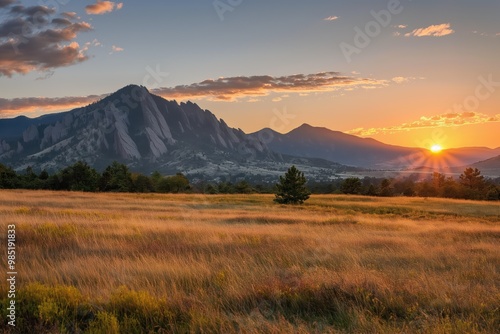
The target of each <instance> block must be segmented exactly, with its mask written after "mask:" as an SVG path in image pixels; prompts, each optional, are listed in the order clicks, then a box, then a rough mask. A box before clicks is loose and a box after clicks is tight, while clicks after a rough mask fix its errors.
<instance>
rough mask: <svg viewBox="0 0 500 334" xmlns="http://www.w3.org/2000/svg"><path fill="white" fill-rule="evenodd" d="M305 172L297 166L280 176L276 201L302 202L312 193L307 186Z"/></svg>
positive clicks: (283, 202)
mask: <svg viewBox="0 0 500 334" xmlns="http://www.w3.org/2000/svg"><path fill="white" fill-rule="evenodd" d="M306 182H307V180H306V178H305V177H304V173H303V172H301V171H299V170H298V169H297V168H296V167H295V166H292V167H290V168H289V169H288V171H287V172H286V174H285V176H280V181H279V183H278V184H276V190H277V191H276V198H275V199H274V201H275V202H276V203H280V204H302V203H304V201H306V200H307V199H308V198H309V195H310V194H311V193H310V191H309V190H308V189H307V187H306Z"/></svg>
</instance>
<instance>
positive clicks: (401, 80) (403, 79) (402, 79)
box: [391, 77, 425, 84]
mask: <svg viewBox="0 0 500 334" xmlns="http://www.w3.org/2000/svg"><path fill="white" fill-rule="evenodd" d="M423 79H425V78H424V77H394V78H392V79H391V80H392V81H393V82H395V83H397V84H403V83H406V82H410V81H413V80H423Z"/></svg>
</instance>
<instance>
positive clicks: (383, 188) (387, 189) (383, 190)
mask: <svg viewBox="0 0 500 334" xmlns="http://www.w3.org/2000/svg"><path fill="white" fill-rule="evenodd" d="M393 194H394V189H393V188H392V186H391V181H390V180H389V179H383V180H382V182H381V183H380V196H383V197H390V196H392V195H393Z"/></svg>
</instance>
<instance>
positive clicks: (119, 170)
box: [99, 161, 133, 192]
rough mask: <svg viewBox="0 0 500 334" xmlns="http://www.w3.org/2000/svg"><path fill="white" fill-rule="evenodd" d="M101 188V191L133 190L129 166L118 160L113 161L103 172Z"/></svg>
mask: <svg viewBox="0 0 500 334" xmlns="http://www.w3.org/2000/svg"><path fill="white" fill-rule="evenodd" d="M99 188H100V189H101V191H112V192H131V191H132V190H133V182H132V175H131V174H130V172H129V170H128V167H127V166H125V165H124V164H121V163H118V162H116V161H115V162H113V163H112V164H111V165H110V166H108V167H107V168H106V169H105V170H104V172H103V173H102V177H101V181H100V182H99Z"/></svg>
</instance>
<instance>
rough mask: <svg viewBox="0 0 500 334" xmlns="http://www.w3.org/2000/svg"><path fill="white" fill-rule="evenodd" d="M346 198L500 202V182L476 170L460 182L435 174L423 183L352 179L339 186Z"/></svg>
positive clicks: (415, 179)
mask: <svg viewBox="0 0 500 334" xmlns="http://www.w3.org/2000/svg"><path fill="white" fill-rule="evenodd" d="M338 191H339V192H340V193H343V194H356V195H369V196H385V197H389V196H409V197H412V196H418V197H443V198H456V199H473V200H493V201H494V200H500V178H499V179H496V180H493V179H487V178H485V177H484V176H483V175H481V171H480V170H478V169H477V168H466V169H465V170H464V172H463V173H462V174H461V175H460V176H459V178H458V179H454V178H453V177H451V176H449V177H446V175H445V174H442V173H438V172H434V173H433V174H432V175H431V176H430V177H428V178H426V179H424V180H422V179H420V178H419V177H418V176H417V175H413V176H409V177H405V178H394V179H387V178H383V179H371V178H364V179H360V178H357V177H351V178H347V179H344V180H342V181H340V183H338Z"/></svg>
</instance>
